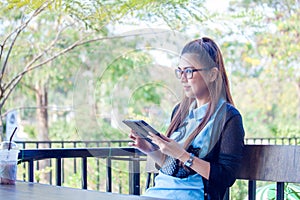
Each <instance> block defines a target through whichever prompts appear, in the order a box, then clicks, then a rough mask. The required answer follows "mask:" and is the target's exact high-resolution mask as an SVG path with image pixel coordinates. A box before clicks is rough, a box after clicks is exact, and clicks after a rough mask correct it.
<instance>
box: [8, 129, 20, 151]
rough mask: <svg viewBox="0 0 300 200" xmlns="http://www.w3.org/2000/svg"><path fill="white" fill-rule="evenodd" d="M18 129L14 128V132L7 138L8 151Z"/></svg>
mask: <svg viewBox="0 0 300 200" xmlns="http://www.w3.org/2000/svg"><path fill="white" fill-rule="evenodd" d="M17 128H18V127H16V128H15V130H14V132H13V133H12V134H11V136H10V138H9V144H8V151H9V150H10V149H11V141H12V138H13V136H14V134H15V132H16V130H17Z"/></svg>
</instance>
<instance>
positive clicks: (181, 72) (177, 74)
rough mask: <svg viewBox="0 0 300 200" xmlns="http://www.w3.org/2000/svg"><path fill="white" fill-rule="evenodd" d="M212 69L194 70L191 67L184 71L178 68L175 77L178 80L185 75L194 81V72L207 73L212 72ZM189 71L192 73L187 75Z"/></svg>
mask: <svg viewBox="0 0 300 200" xmlns="http://www.w3.org/2000/svg"><path fill="white" fill-rule="evenodd" d="M210 69H211V68H201V69H192V68H191V67H187V68H185V69H184V70H182V69H180V68H179V67H178V68H177V69H175V76H176V78H178V79H181V78H182V74H185V76H186V78H187V79H192V78H193V74H194V72H197V71H207V70H210ZM188 71H190V72H189V73H187V72H188ZM188 74H190V75H189V76H188Z"/></svg>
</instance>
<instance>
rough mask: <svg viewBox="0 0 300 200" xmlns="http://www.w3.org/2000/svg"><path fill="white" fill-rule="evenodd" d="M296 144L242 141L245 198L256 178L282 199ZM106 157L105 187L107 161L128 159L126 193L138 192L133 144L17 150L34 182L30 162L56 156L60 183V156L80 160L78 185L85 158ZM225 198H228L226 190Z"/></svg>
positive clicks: (299, 149)
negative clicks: (272, 185) (273, 186)
mask: <svg viewBox="0 0 300 200" xmlns="http://www.w3.org/2000/svg"><path fill="white" fill-rule="evenodd" d="M299 155H300V146H296V145H294V146H289V145H245V153H244V158H243V161H242V168H241V171H240V172H239V174H238V179H243V180H248V181H249V185H248V199H249V200H255V198H256V197H255V195H256V181H258V180H259V181H272V182H276V183H277V190H276V193H277V198H276V199H277V200H283V199H284V183H300V176H299V174H300V167H299V166H300V156H299ZM88 157H99V158H105V159H106V177H107V178H106V191H107V192H111V191H112V174H111V161H112V160H118V159H119V160H124V161H126V162H129V166H128V167H129V169H128V173H129V193H130V194H135V195H139V194H140V173H141V168H140V162H141V161H145V158H146V157H145V155H144V154H143V153H141V152H140V151H138V150H137V149H135V148H68V149H30V150H26V149H25V150H21V153H20V154H19V159H20V162H28V163H29V167H28V174H29V181H31V182H34V181H35V180H34V163H35V161H38V160H43V159H49V158H54V159H56V165H55V168H56V184H57V185H61V183H62V181H61V177H62V174H61V172H62V159H64V158H79V159H81V160H82V167H81V170H82V188H83V189H86V188H87V158H88ZM227 199H230V197H229V194H228V195H227Z"/></svg>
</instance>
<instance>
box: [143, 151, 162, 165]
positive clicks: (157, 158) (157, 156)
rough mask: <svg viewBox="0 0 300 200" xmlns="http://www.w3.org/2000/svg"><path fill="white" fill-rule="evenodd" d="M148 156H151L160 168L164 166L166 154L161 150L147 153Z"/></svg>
mask: <svg viewBox="0 0 300 200" xmlns="http://www.w3.org/2000/svg"><path fill="white" fill-rule="evenodd" d="M147 155H148V156H150V157H151V158H152V159H153V160H154V162H155V163H157V164H158V165H159V166H162V164H163V161H164V154H163V153H162V152H161V151H160V150H155V151H152V152H149V153H147Z"/></svg>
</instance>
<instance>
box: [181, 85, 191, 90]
mask: <svg viewBox="0 0 300 200" xmlns="http://www.w3.org/2000/svg"><path fill="white" fill-rule="evenodd" d="M190 88H191V86H188V85H184V86H183V89H184V90H189V89H190Z"/></svg>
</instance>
